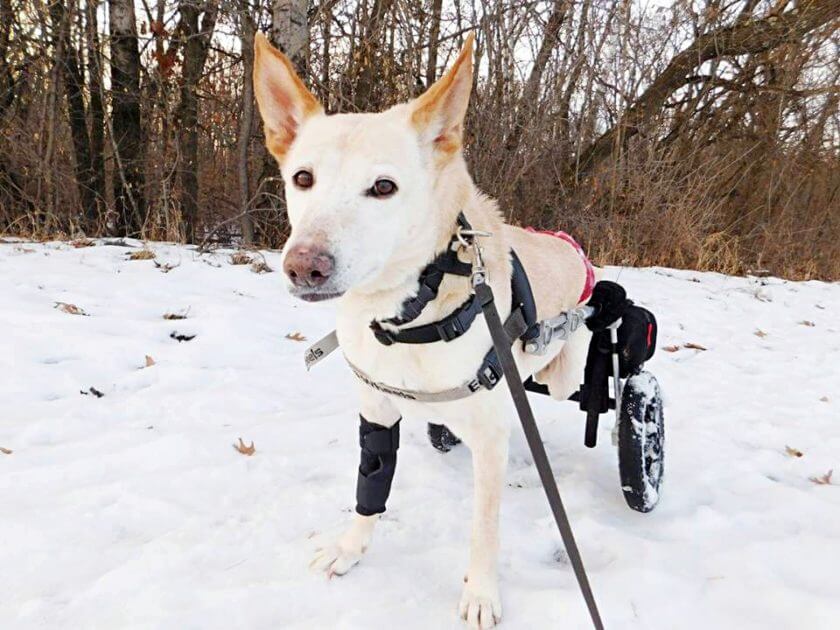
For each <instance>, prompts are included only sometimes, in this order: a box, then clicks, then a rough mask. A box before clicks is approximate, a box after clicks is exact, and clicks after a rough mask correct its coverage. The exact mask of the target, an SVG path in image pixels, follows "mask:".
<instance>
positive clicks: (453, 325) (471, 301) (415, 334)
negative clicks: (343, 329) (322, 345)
mask: <svg viewBox="0 0 840 630" xmlns="http://www.w3.org/2000/svg"><path fill="white" fill-rule="evenodd" d="M480 312H481V305H480V304H479V303H478V302H477V301H476V299H475V296H474V295H471V296H470V297H469V298H468V299H467V301H466V302H464V303H463V304H461V306H459V307H458V308H457V309H455V310H454V311H453V312H452V313H450V314H449V315H447V316H446V317H444V318H443V319H441V320H439V321H436V322H432V323H431V324H424V325H423V326H414V327H413V328H404V329H402V330H397V331H392V330H386V329H385V328H382V326H380V324H379V322H377V321H375V320H374V321H373V322H371V324H370V329H371V330H372V331H373V334H374V336H375V337H376V339H377V341H379V343H381V344H383V345H385V346H390V345H391V344H394V343H434V342H435V341H452V340H453V339H457V338H458V337H460V336H461V335H463V334H464V333H465V332H467V331H468V330H469V329H470V326H472V323H473V321H474V320H475V318H476V316H477V315H478V314H479V313H480Z"/></svg>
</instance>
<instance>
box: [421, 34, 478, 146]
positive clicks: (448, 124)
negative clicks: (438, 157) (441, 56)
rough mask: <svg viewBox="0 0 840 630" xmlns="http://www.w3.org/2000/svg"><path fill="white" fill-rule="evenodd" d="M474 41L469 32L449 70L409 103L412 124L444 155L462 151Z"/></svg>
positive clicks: (471, 75) (425, 139) (470, 85)
mask: <svg viewBox="0 0 840 630" xmlns="http://www.w3.org/2000/svg"><path fill="white" fill-rule="evenodd" d="M474 41H475V36H474V35H473V34H472V33H470V34H469V35H468V36H467V41H465V42H464V47H463V48H461V52H460V53H459V54H458V59H456V60H455V64H454V65H453V66H452V67H451V68H450V69H449V72H447V73H446V74H445V75H444V76H442V77H441V78H440V79H438V80H437V81H436V82H435V84H434V85H432V87H430V88H429V89H428V90H426V91H425V92H424V93H423V94H421V95H420V96H419V97H418V98H416V99H415V100H414V101H413V102H412V103H410V111H411V124H412V125H413V126H414V128H415V129H416V130H417V132H418V133H419V134H420V137H421V138H422V139H423V140H424V141H425V142H429V143H432V145H433V147H434V150H435V151H437V152H439V153H440V154H442V155H446V156H449V155H452V154H454V153H457V152H458V151H460V150H461V141H462V138H463V135H464V116H465V115H466V113H467V105H468V104H469V102H470V91H471V90H472V78H473V42H474Z"/></svg>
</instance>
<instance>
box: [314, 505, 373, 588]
mask: <svg viewBox="0 0 840 630" xmlns="http://www.w3.org/2000/svg"><path fill="white" fill-rule="evenodd" d="M378 519H379V517H378V516H362V515H361V514H356V516H355V517H354V519H353V523H352V524H351V525H350V527H349V528H348V529H347V531H346V532H344V534H343V535H342V536H341V537H340V538H339V539H338V540H336V541H335V542H334V543H331V544H329V545H325V546H323V547H319V548H318V549H316V550H315V557H314V558H313V559H312V562H311V563H310V564H309V568H310V569H313V570H315V571H323V572H324V573H326V574H327V575H328V576H329V577H333V576H335V575H344V574H345V573H347V572H348V571H349V570H350V569H352V568H353V567H354V566H355V565H356V564H358V563H359V560H361V559H362V556H363V555H364V553H365V551H367V548H368V545H369V544H370V539H371V536H372V535H373V526H374V525H375V524H376V521H377V520H378Z"/></svg>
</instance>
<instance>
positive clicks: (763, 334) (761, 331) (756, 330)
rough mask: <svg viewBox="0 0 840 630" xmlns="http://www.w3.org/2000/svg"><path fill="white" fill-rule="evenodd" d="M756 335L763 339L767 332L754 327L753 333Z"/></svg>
mask: <svg viewBox="0 0 840 630" xmlns="http://www.w3.org/2000/svg"><path fill="white" fill-rule="evenodd" d="M753 334H754V335H755V336H756V337H759V338H761V339H764V338H765V337H766V336H767V333H766V332H764V331H763V330H761V328H756V329H755V332H754V333H753Z"/></svg>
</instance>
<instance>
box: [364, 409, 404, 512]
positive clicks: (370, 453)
mask: <svg viewBox="0 0 840 630" xmlns="http://www.w3.org/2000/svg"><path fill="white" fill-rule="evenodd" d="M359 418H360V419H361V424H360V425H359V446H361V447H362V458H361V463H360V464H359V478H358V481H357V482H356V511H357V512H358V513H359V514H361V515H363V516H372V515H373V514H381V513H382V512H384V511H385V503H386V502H387V501H388V495H389V494H390V492H391V481H392V480H393V479H394V471H395V470H396V468H397V449H398V448H399V447H400V422H399V420H397V422H396V424H395V425H394V426H392V427H391V428H390V429H386V428H385V427H383V426H382V425H379V424H374V423H373V422H368V421H367V420H365V418H364V416H361V415H360V416H359Z"/></svg>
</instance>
